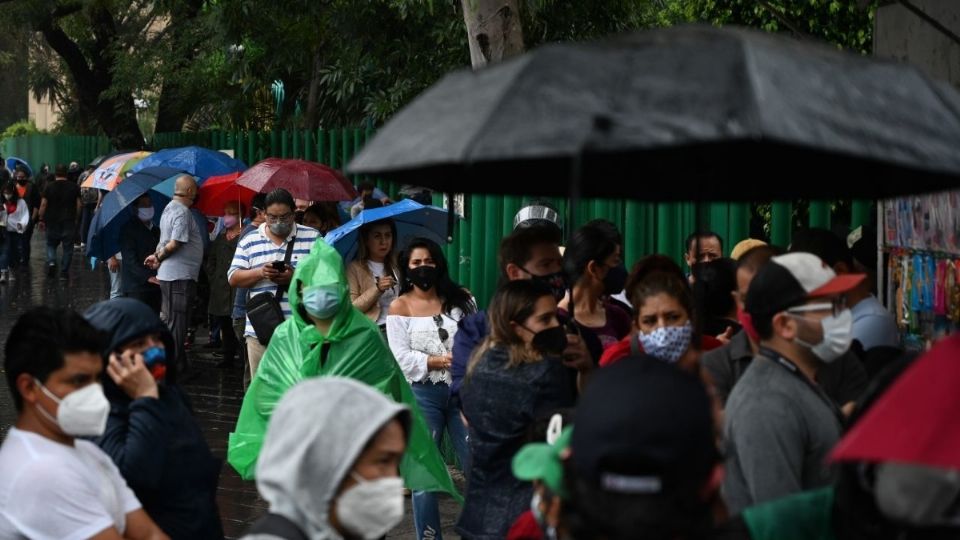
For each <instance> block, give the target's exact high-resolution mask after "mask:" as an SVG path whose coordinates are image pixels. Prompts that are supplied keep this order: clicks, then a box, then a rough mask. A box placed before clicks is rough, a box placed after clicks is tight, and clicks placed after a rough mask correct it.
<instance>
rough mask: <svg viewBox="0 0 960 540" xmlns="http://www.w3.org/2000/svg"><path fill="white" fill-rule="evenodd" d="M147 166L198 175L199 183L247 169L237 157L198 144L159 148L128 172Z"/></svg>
mask: <svg viewBox="0 0 960 540" xmlns="http://www.w3.org/2000/svg"><path fill="white" fill-rule="evenodd" d="M148 167H170V168H173V169H178V170H181V171H186V172H188V173H190V174H192V175H194V176H196V177H198V178H199V179H200V180H199V182H200V183H203V181H204V180H206V179H207V178H209V177H211V176H218V175H221V174H229V173H232V172H243V171H245V170H246V169H247V166H246V165H245V164H244V163H243V162H242V161H240V160H239V159H233V158H232V157H230V156H228V155H226V154H224V153H223V152H218V151H216V150H208V149H206V148H201V147H199V146H184V147H182V148H167V149H165V150H160V151H159V152H155V153H153V154H151V155H149V156H147V157H146V158H145V159H144V160H143V161H141V162H140V163H137V164H136V165H134V166H133V167H132V168H131V169H130V172H132V173H136V172H138V171H142V170H143V169H146V168H148Z"/></svg>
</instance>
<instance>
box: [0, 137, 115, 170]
mask: <svg viewBox="0 0 960 540" xmlns="http://www.w3.org/2000/svg"><path fill="white" fill-rule="evenodd" d="M109 151H110V141H109V139H107V138H106V137H96V136H88V135H48V134H37V135H23V136H20V137H12V138H9V139H5V140H4V141H3V143H2V144H0V152H2V153H3V156H4V157H9V156H16V157H18V158H21V159H24V160H26V162H27V163H29V164H30V166H31V167H33V168H34V170H39V169H40V166H41V165H43V164H44V163H46V164H48V165H50V170H51V171H53V168H54V166H55V165H56V164H57V163H65V164H66V163H70V162H71V161H76V162H77V163H79V164H80V165H81V166H83V165H86V164H87V163H90V162H91V161H93V159H94V158H96V157H97V156H100V155H103V154H106V153H107V152H109Z"/></svg>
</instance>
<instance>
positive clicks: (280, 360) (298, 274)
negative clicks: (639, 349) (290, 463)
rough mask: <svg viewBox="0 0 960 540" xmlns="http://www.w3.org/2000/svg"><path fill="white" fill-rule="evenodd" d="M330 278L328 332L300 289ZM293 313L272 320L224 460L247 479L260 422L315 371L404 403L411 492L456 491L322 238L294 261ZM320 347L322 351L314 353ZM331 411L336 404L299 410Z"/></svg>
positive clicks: (403, 468)
mask: <svg viewBox="0 0 960 540" xmlns="http://www.w3.org/2000/svg"><path fill="white" fill-rule="evenodd" d="M334 283H335V284H337V285H338V286H339V288H340V299H341V302H340V309H339V311H338V312H337V314H336V316H335V317H334V321H333V324H332V325H331V326H330V331H329V333H328V334H327V335H324V334H322V333H321V332H320V331H319V330H318V329H317V327H316V326H314V325H313V322H312V321H309V320H307V319H306V318H305V317H304V316H305V315H306V312H305V311H304V310H303V309H302V307H301V306H302V300H301V296H300V295H301V291H302V290H303V289H304V288H306V287H310V286H314V285H330V284H334ZM288 294H289V298H290V307H291V310H292V312H293V315H292V316H291V317H290V319H288V320H287V321H285V322H284V323H283V324H281V325H280V326H278V327H277V329H276V331H275V332H274V334H273V337H272V338H271V340H270V345H269V346H268V347H267V351H266V353H264V355H263V359H262V360H261V361H260V366H259V367H258V368H257V373H256V375H255V376H254V377H253V380H252V381H251V382H250V388H249V389H248V390H247V393H246V395H245V396H244V398H243V405H242V407H241V408H240V417H239V419H238V420H237V427H236V430H235V431H234V432H233V433H231V434H230V442H229V447H228V450H227V460H228V461H229V462H230V465H232V466H233V468H234V469H236V470H237V472H238V473H240V476H241V477H243V478H244V479H248V480H249V479H251V478H253V475H254V471H255V470H256V462H257V456H258V455H259V454H260V448H261V446H262V444H263V437H264V434H265V433H266V428H267V423H268V422H269V420H270V416H271V415H272V414H273V409H274V407H276V405H277V403H278V402H279V401H280V398H281V397H282V396H283V394H284V393H285V392H286V391H287V390H288V389H290V388H291V387H292V386H294V385H295V384H297V383H298V382H300V381H302V380H304V379H306V378H309V377H318V376H340V377H349V378H351V379H354V380H357V381H359V382H362V383H364V384H367V385H369V386H372V387H373V388H376V389H377V390H379V391H381V392H383V393H384V394H386V395H387V396H388V397H390V398H391V399H393V400H394V401H396V402H397V403H403V404H405V405H407V406H408V407H410V409H411V411H412V417H413V422H412V424H411V433H410V443H409V446H408V447H407V452H406V454H405V455H404V458H403V462H402V463H401V465H400V472H401V473H402V474H403V477H404V480H405V481H406V484H407V487H409V488H410V489H412V490H417V491H445V492H447V493H450V494H452V495H454V496H455V497H457V498H458V499H459V494H458V493H457V492H456V488H454V486H453V482H452V481H451V480H450V475H449V474H448V473H447V468H446V465H444V463H443V460H442V458H441V456H440V452H439V451H438V450H437V446H436V444H434V442H433V439H432V437H431V436H430V431H429V429H428V428H427V424H426V422H425V421H424V420H423V415H422V414H421V413H420V410H419V408H418V407H417V404H416V400H415V399H414V397H413V392H412V391H411V390H410V385H409V384H408V383H407V381H406V379H404V377H403V372H402V371H401V370H400V366H399V365H398V364H397V361H396V360H395V359H394V357H393V353H391V352H390V349H389V347H387V344H386V343H385V342H384V340H383V337H382V336H381V334H380V329H379V328H377V326H376V325H374V324H373V323H372V322H371V321H370V320H369V319H367V318H366V317H365V316H364V315H363V314H362V313H360V312H359V311H357V310H356V309H355V308H354V307H353V304H352V302H351V301H350V295H349V289H348V286H347V278H346V273H345V272H344V268H343V260H342V259H341V258H340V255H339V254H338V253H337V251H336V250H335V249H333V248H332V247H330V246H329V245H327V244H326V242H324V241H323V240H322V239H321V240H318V241H317V242H315V243H314V245H313V248H312V249H311V250H310V255H308V256H307V257H306V258H304V259H302V260H300V261H299V263H298V264H297V268H296V270H295V271H294V273H293V281H292V282H291V285H290V290H289V293H288ZM324 350H326V353H325V355H324V358H321V352H322V351H324ZM304 412H305V414H316V415H324V414H336V413H337V412H336V411H304Z"/></svg>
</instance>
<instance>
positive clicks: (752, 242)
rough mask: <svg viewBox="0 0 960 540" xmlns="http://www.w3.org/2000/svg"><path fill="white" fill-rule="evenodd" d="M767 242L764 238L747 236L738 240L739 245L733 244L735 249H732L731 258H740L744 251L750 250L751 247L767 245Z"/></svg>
mask: <svg viewBox="0 0 960 540" xmlns="http://www.w3.org/2000/svg"><path fill="white" fill-rule="evenodd" d="M765 245H767V243H766V242H764V241H763V240H757V239H756V238H747V239H745V240H741V241H739V242H737V245H735V246H733V249H732V250H730V258H731V259H733V260H735V261H736V260H739V259H740V256H741V255H743V254H744V253H746V252H748V251H750V250H751V249H753V248H755V247H757V246H765Z"/></svg>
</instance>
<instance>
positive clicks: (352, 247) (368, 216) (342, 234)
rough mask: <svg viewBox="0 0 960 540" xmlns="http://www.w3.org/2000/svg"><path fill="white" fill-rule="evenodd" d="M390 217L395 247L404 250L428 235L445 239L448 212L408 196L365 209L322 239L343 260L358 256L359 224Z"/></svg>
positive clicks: (441, 241)
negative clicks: (393, 224) (395, 235)
mask: <svg viewBox="0 0 960 540" xmlns="http://www.w3.org/2000/svg"><path fill="white" fill-rule="evenodd" d="M385 219H392V220H393V221H394V223H396V226H397V238H394V247H395V248H396V249H397V250H399V249H403V247H404V246H406V245H407V244H408V243H410V240H413V239H414V238H416V237H418V236H422V237H425V238H429V239H430V240H433V241H434V242H436V243H438V244H440V245H443V244H444V243H445V242H446V238H447V211H446V210H444V209H443V208H437V207H436V206H424V205H422V204H419V203H417V202H415V201H412V200H410V199H404V200H402V201H400V202H398V203H396V204H391V205H389V206H384V207H382V208H374V209H373V210H364V211H363V212H360V213H359V214H358V215H357V217H355V218H353V219H351V220H350V221H348V222H347V223H345V224H343V225H341V226H340V227H337V228H336V229H334V230H332V231H330V232H329V233H327V235H326V236H325V237H324V240H326V242H327V243H328V244H330V245H331V246H333V247H334V248H335V249H336V250H337V252H339V253H340V256H341V257H343V262H344V263H350V262H351V261H352V260H354V259H355V258H356V257H357V250H358V247H359V242H360V227H362V226H363V225H365V224H367V223H373V222H376V221H382V220H385Z"/></svg>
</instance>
